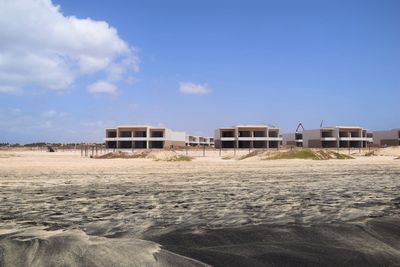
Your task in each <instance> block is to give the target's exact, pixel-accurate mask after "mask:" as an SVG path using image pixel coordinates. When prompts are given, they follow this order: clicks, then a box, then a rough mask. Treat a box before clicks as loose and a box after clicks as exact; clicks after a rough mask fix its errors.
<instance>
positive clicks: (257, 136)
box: [214, 125, 282, 148]
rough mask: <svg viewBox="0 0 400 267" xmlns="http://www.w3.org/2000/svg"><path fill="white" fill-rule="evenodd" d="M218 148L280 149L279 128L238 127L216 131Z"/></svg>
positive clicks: (259, 126)
mask: <svg viewBox="0 0 400 267" xmlns="http://www.w3.org/2000/svg"><path fill="white" fill-rule="evenodd" d="M214 140H215V147H216V148H279V145H280V143H281V141H282V137H280V136H279V128H275V127H272V126H268V125H236V126H232V127H227V128H219V129H217V130H215V138H214Z"/></svg>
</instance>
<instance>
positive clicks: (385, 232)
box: [0, 151, 400, 266]
mask: <svg viewBox="0 0 400 267" xmlns="http://www.w3.org/2000/svg"><path fill="white" fill-rule="evenodd" d="M182 153H184V151H183V152H182ZM199 153H201V151H199ZM243 153H244V152H243ZM396 153H397V152H396ZM396 153H395V152H394V153H392V154H390V155H389V154H385V153H383V155H377V156H371V157H366V156H358V155H354V157H355V159H351V160H297V159H296V160H284V159H283V160H259V159H254V158H253V159H251V158H250V159H245V160H235V159H231V160H226V159H223V158H221V157H219V156H218V151H216V152H215V153H214V154H212V155H211V154H210V156H206V157H202V156H200V155H201V154H199V156H195V157H194V158H193V160H192V161H162V160H152V159H141V158H137V159H95V158H89V157H81V155H80V153H79V151H75V152H73V151H69V152H61V151H59V152H56V153H47V152H40V151H1V152H0V154H1V156H0V187H1V192H0V199H1V200H2V201H1V203H0V222H1V223H0V254H1V256H0V263H1V264H0V265H2V266H12V265H19V266H46V264H47V266H51V265H52V264H51V262H53V263H59V262H63V263H65V264H66V265H69V266H87V265H94V266H109V265H112V264H116V266H143V265H148V266H207V265H212V266H227V265H229V266H266V265H267V266H268V265H269V266H293V265H297V266H320V265H322V264H323V265H325V266H337V265H342V266H343V265H347V266H377V265H382V266H389V265H395V264H398V263H399V262H400V250H399V249H400V242H399V241H398V240H400V219H399V218H400V217H399V213H400V209H399V208H400V198H399V195H398V192H400V161H399V160H396V159H395V157H396ZM377 154H379V153H377ZM381 154H382V153H381ZM21 248H23V249H22V250H21ZM103 248H104V249H103ZM27 251H28V252H29V253H26V252H27ZM49 251H50V252H53V253H52V254H51V253H50V252H49ZM46 258H48V259H50V261H48V262H46V261H45V260H44V259H46ZM95 259H99V260H97V261H96V260H95ZM101 259H103V260H101ZM51 260H53V261H51ZM85 264H86V265H85Z"/></svg>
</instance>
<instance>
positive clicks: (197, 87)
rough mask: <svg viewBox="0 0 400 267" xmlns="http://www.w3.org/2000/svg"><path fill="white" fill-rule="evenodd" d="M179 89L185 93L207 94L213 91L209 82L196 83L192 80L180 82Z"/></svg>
mask: <svg viewBox="0 0 400 267" xmlns="http://www.w3.org/2000/svg"><path fill="white" fill-rule="evenodd" d="M179 91H180V92H181V93H184V94H199V95H205V94H208V93H210V92H211V89H210V88H209V86H208V84H206V83H205V84H195V83H191V82H180V83H179Z"/></svg>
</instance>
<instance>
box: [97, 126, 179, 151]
mask: <svg viewBox="0 0 400 267" xmlns="http://www.w3.org/2000/svg"><path fill="white" fill-rule="evenodd" d="M105 133H106V137H105V138H104V141H105V143H106V147H107V148H131V149H132V148H134V149H157V148H158V149H161V148H172V147H184V146H185V138H186V133H185V132H175V131H172V130H170V129H168V128H164V127H152V126H147V125H132V126H118V127H116V128H107V129H106V131H105Z"/></svg>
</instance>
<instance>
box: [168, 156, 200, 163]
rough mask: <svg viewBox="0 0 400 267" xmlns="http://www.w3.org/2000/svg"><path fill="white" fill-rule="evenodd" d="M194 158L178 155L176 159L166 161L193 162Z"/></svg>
mask: <svg viewBox="0 0 400 267" xmlns="http://www.w3.org/2000/svg"><path fill="white" fill-rule="evenodd" d="M192 159H193V158H192V157H188V156H183V155H178V156H176V157H172V158H170V159H167V160H165V161H168V162H175V161H192Z"/></svg>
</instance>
